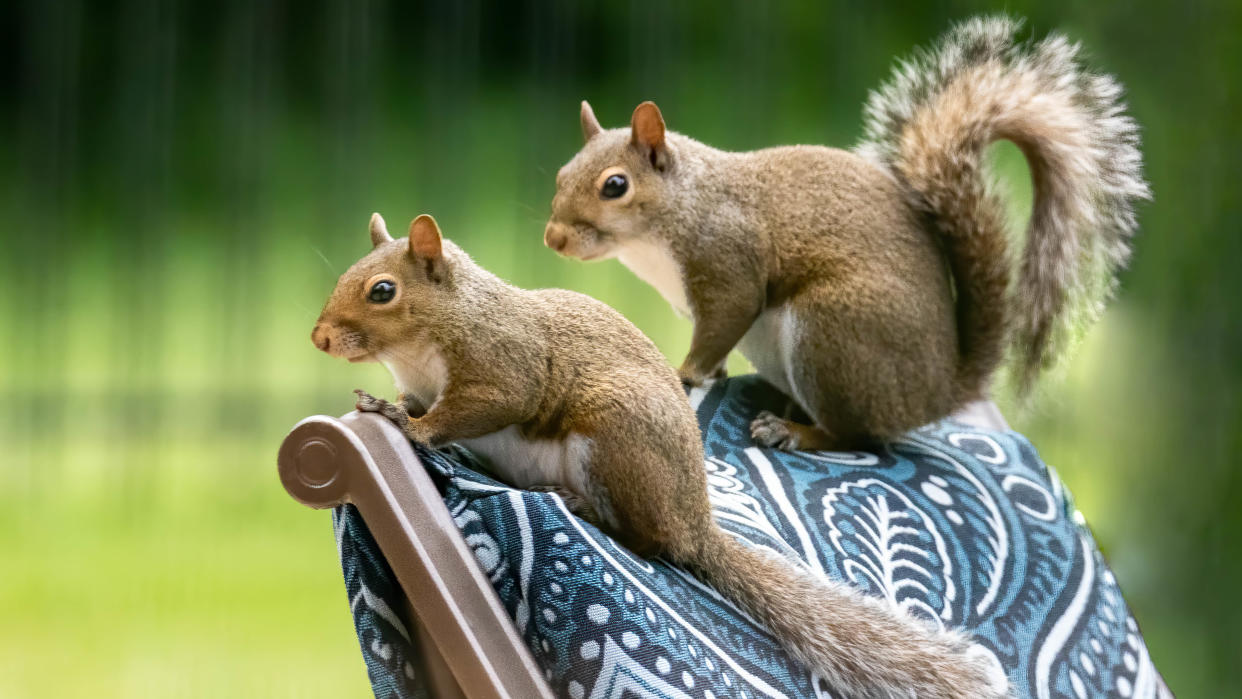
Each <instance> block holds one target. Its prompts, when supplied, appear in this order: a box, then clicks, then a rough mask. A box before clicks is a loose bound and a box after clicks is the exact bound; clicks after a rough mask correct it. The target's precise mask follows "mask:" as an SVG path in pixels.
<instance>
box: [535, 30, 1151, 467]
mask: <svg viewBox="0 0 1242 699" xmlns="http://www.w3.org/2000/svg"><path fill="white" fill-rule="evenodd" d="M1017 29H1018V24H1017V23H1016V22H1014V21H1012V20H1009V19H1006V18H987V19H974V20H970V21H968V22H966V23H964V24H961V25H960V26H957V27H955V28H954V29H952V30H951V31H950V32H949V33H948V35H947V36H946V37H945V38H944V39H943V40H942V41H941V42H940V44H939V45H938V46H936V47H935V48H934V49H932V50H931V51H928V52H925V53H920V54H917V55H916V57H915V58H914V60H912V61H910V62H908V63H903V64H901V67H900V68H899V69H898V70H897V72H896V75H895V76H894V77H893V78H892V79H891V81H890V82H889V83H888V84H887V85H885V86H884V87H882V88H881V89H880V90H879V91H877V92H874V93H873V94H872V95H871V97H870V102H869V103H868V105H867V107H866V117H867V120H866V121H867V123H866V132H865V133H866V140H865V141H864V142H863V143H862V144H861V145H859V146H858V147H857V148H855V149H854V150H852V151H846V150H838V149H832V148H825V147H819V146H790V147H781V148H769V149H765V150H758V151H753V152H747V153H730V152H724V151H720V150H717V149H715V148H712V147H709V146H707V145H704V144H702V143H699V142H698V141H695V140H693V139H691V138H688V137H686V136H683V135H680V134H677V133H672V132H670V131H667V130H666V129H665V124H664V119H663V117H662V115H661V113H660V110H659V109H658V108H657V107H656V105H655V104H653V103H651V102H644V103H643V104H640V105H639V106H638V108H637V109H635V110H634V114H633V117H632V119H631V122H630V127H629V128H628V129H624V128H623V129H607V130H605V129H603V128H601V126H600V124H599V122H598V121H597V120H596V118H595V115H594V113H593V112H592V110H591V107H590V105H588V104H587V103H586V102H583V103H582V110H581V126H582V132H583V136H584V138H585V140H586V143H585V145H584V146H583V147H582V149H581V151H579V152H578V154H577V155H575V156H574V158H573V159H572V160H571V161H570V162H569V163H568V164H566V165H565V166H564V167H563V168H561V170H560V172H559V173H557V178H556V180H557V190H556V195H555V198H554V199H553V201H552V216H551V219H550V220H549V222H548V224H547V227H546V229H545V232H544V242H545V243H546V244H547V245H548V246H549V247H551V248H552V249H554V250H556V251H557V252H559V253H561V254H562V255H566V256H571V257H576V258H580V259H583V260H596V259H606V258H612V257H615V258H618V259H620V261H621V262H622V263H623V264H625V265H626V266H627V267H629V268H630V269H631V270H632V271H633V272H634V273H635V274H636V275H637V276H639V277H640V278H642V279H643V280H644V281H646V282H648V283H649V284H651V285H653V286H654V287H655V288H656V289H657V290H658V291H659V292H660V293H661V294H662V295H663V296H664V297H665V298H666V299H667V300H668V301H669V302H670V303H671V304H672V305H673V307H674V308H675V309H677V310H679V311H680V312H681V313H682V314H683V315H689V316H690V317H691V318H692V319H693V322H694V331H693V335H692V338H691V343H690V351H689V353H688V355H687V356H686V358H685V361H684V362H682V364H681V368H680V370H679V372H680V375H681V378H682V380H683V381H685V382H687V383H689V384H698V383H700V382H702V381H703V380H704V379H705V378H708V377H711V376H713V375H720V374H722V373H723V370H724V369H723V368H724V362H725V359H726V357H727V355H728V354H729V352H730V351H731V350H732V349H733V348H734V347H735V346H736V347H738V349H740V350H741V352H742V354H743V355H745V356H746V358H747V359H749V360H750V361H751V363H752V364H754V366H755V368H756V369H757V371H758V372H759V373H760V374H761V375H762V376H763V377H764V378H765V379H767V380H768V381H769V382H771V383H772V384H774V385H776V386H777V387H778V388H780V389H782V390H783V391H784V392H785V393H786V394H788V395H789V396H790V397H791V398H793V399H794V400H795V401H796V402H797V403H798V405H799V406H800V407H801V408H802V409H803V410H804V411H805V412H806V413H807V414H808V415H809V416H811V418H812V419H813V421H814V425H803V424H798V423H795V422H791V421H789V420H785V419H781V418H779V417H777V416H774V415H771V414H766V413H765V414H761V415H760V416H758V417H757V418H756V419H755V421H754V422H753V423H752V425H751V432H752V436H753V437H754V438H755V439H756V440H757V441H758V442H759V443H761V444H763V445H765V446H775V447H780V448H784V449H797V448H803V449H857V448H867V447H869V446H871V445H873V444H875V443H876V442H878V441H884V440H887V439H889V438H892V437H895V436H897V435H900V434H901V433H903V432H905V431H907V430H909V429H911V428H914V427H917V426H919V425H922V424H925V423H927V422H930V421H932V420H935V419H938V418H941V417H943V416H945V415H948V414H949V413H951V412H953V411H954V410H955V409H957V408H959V407H961V406H962V405H964V404H965V403H967V402H970V401H972V400H976V399H979V398H981V397H983V395H984V394H985V393H986V391H987V387H988V383H989V379H990V377H991V376H992V374H993V373H994V371H995V370H996V369H997V367H998V365H999V364H1000V362H1001V360H1002V358H1003V356H1004V355H1005V353H1006V350H1008V349H1012V350H1013V352H1014V354H1015V355H1016V359H1017V364H1016V371H1015V377H1016V378H1017V379H1018V382H1017V383H1018V385H1019V389H1020V393H1021V392H1025V390H1026V389H1028V388H1029V387H1030V385H1031V383H1032V382H1033V380H1034V379H1035V377H1036V376H1037V374H1038V373H1039V371H1040V369H1041V368H1042V367H1044V366H1046V365H1048V364H1049V363H1051V362H1052V361H1053V360H1054V359H1055V358H1056V357H1057V356H1058V354H1060V353H1061V350H1062V348H1063V346H1064V345H1065V344H1066V342H1067V340H1069V339H1071V338H1070V336H1071V335H1072V334H1073V332H1072V329H1073V326H1075V325H1083V324H1085V323H1087V322H1089V321H1092V320H1094V318H1095V316H1096V315H1098V313H1099V309H1100V307H1101V306H1102V304H1103V301H1104V300H1106V298H1107V297H1108V296H1109V295H1110V294H1111V292H1112V290H1113V288H1114V286H1115V283H1116V282H1115V273H1116V271H1117V270H1118V268H1119V267H1120V266H1121V265H1123V264H1124V263H1125V261H1126V259H1127V256H1128V254H1129V239H1130V237H1131V236H1132V233H1133V230H1134V227H1135V217H1134V214H1133V212H1132V204H1133V203H1134V200H1136V199H1141V198H1145V197H1147V196H1148V192H1147V186H1146V184H1145V183H1144V181H1143V179H1142V175H1141V163H1140V155H1139V152H1138V149H1137V144H1138V135H1137V128H1136V126H1135V124H1134V122H1133V121H1132V120H1131V119H1130V118H1129V117H1127V116H1126V115H1125V114H1124V113H1123V106H1122V104H1121V103H1120V102H1119V97H1120V92H1121V90H1120V88H1119V87H1118V85H1117V83H1115V82H1114V81H1113V80H1112V79H1111V78H1109V77H1107V76H1103V75H1098V74H1093V73H1089V72H1086V71H1085V70H1084V69H1083V67H1082V66H1081V65H1080V64H1079V61H1078V58H1077V47H1076V46H1075V45H1073V44H1071V43H1069V42H1067V41H1066V40H1065V39H1064V38H1062V37H1060V36H1055V35H1054V36H1052V37H1049V38H1046V39H1044V40H1043V41H1040V42H1038V43H1034V44H1027V45H1024V44H1018V43H1015V41H1014V38H1013V37H1014V33H1015V32H1016V31H1017ZM1000 139H1007V140H1010V141H1012V142H1014V143H1015V144H1017V145H1018V147H1019V148H1020V149H1021V151H1022V153H1023V154H1024V155H1025V157H1026V159H1027V161H1028V164H1029V165H1030V170H1031V175H1032V179H1033V184H1034V194H1035V201H1034V210H1033V213H1032V216H1031V220H1030V224H1029V227H1028V230H1027V238H1026V242H1025V245H1024V246H1023V247H1022V250H1021V252H1020V258H1021V259H1020V264H1019V265H1018V266H1019V268H1020V272H1019V274H1018V278H1017V283H1016V286H1015V288H1014V289H1012V291H1011V289H1010V273H1011V270H1010V267H1011V263H1010V257H1011V251H1010V246H1009V244H1008V242H1007V235H1006V230H1005V225H1004V224H1005V215H1004V208H1003V205H1002V202H1001V201H999V200H998V198H997V197H996V196H995V195H994V194H993V193H992V192H991V190H990V187H989V185H988V181H987V178H986V177H985V173H984V171H983V162H982V157H983V153H984V150H985V147H986V146H987V145H988V144H990V143H991V142H993V141H996V140H1000Z"/></svg>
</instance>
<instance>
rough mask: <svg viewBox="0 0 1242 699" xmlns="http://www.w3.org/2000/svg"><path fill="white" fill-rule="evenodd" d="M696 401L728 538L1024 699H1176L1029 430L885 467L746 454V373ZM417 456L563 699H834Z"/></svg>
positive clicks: (925, 451) (638, 572)
mask: <svg viewBox="0 0 1242 699" xmlns="http://www.w3.org/2000/svg"><path fill="white" fill-rule="evenodd" d="M692 400H693V401H695V402H696V404H697V410H698V416H699V423H700V426H701V428H702V430H703V436H704V443H705V447H706V456H707V460H706V464H705V467H706V469H707V471H708V487H709V490H710V495H711V500H712V504H713V506H714V508H715V512H716V517H717V520H718V521H719V522H720V524H721V526H723V527H724V528H725V529H727V530H728V531H730V532H732V533H734V534H735V535H737V536H739V537H742V538H745V539H747V540H749V541H750V542H752V543H754V544H757V545H760V546H767V547H769V548H771V549H773V550H776V551H778V552H780V553H781V554H783V555H785V556H787V557H788V558H789V559H791V561H794V562H796V564H798V565H803V566H806V567H808V568H810V569H812V570H814V571H817V572H821V573H823V574H824V575H828V576H831V577H833V578H836V579H840V580H847V581H849V582H851V583H852V584H854V585H857V586H859V587H860V588H862V589H863V590H865V591H866V592H868V593H869V594H873V595H876V596H878V597H881V598H883V599H885V600H887V601H888V602H889V603H890V604H892V605H894V606H896V607H899V608H901V609H904V610H906V611H907V612H909V613H911V614H913V615H916V616H918V617H921V618H922V619H924V620H925V621H926V622H927V623H929V624H938V625H943V626H953V627H962V628H965V629H967V630H968V631H969V632H970V633H971V634H973V636H974V639H975V641H976V643H977V644H978V646H979V647H980V651H979V652H986V653H989V654H991V655H992V656H993V657H995V659H996V661H997V663H998V664H999V666H1000V667H1002V668H1004V671H1005V672H1006V673H1007V674H1008V676H1009V679H1010V681H1011V683H1012V684H1013V686H1014V688H1015V690H1016V692H1017V694H1018V696H1022V697H1038V698H1040V699H1047V698H1051V697H1057V698H1067V699H1068V698H1077V699H1085V698H1087V697H1122V698H1125V699H1129V698H1131V697H1136V698H1139V699H1149V698H1152V697H1163V696H1170V695H1168V694H1167V689H1165V688H1164V685H1163V681H1162V680H1161V678H1160V676H1159V674H1158V673H1157V671H1156V669H1155V668H1154V666H1153V665H1152V661H1151V658H1150V656H1149V655H1148V652H1147V648H1146V645H1145V644H1144V642H1143V639H1142V636H1141V634H1140V633H1139V628H1138V625H1137V624H1136V623H1135V620H1134V618H1133V617H1132V616H1131V614H1130V611H1129V609H1128V608H1127V607H1126V603H1125V601H1124V599H1123V598H1122V595H1121V591H1120V590H1119V589H1118V587H1117V581H1116V579H1115V578H1114V577H1113V574H1112V573H1111V572H1110V571H1109V569H1108V567H1107V565H1106V564H1105V562H1104V560H1103V558H1102V557H1101V556H1100V553H1099V551H1098V549H1097V548H1096V546H1095V543H1094V541H1093V540H1092V538H1091V535H1090V532H1089V531H1088V530H1087V529H1086V527H1085V526H1084V524H1083V519H1082V516H1081V514H1080V513H1079V512H1078V511H1077V510H1076V509H1075V508H1074V505H1073V501H1072V499H1071V497H1070V495H1069V493H1068V492H1067V491H1066V490H1065V488H1064V487H1063V486H1062V485H1061V482H1060V481H1059V480H1058V478H1057V476H1056V473H1055V472H1054V471H1053V470H1052V469H1051V468H1050V467H1048V466H1047V465H1045V464H1044V463H1043V462H1041V461H1040V460H1039V457H1038V456H1037V455H1036V453H1035V450H1034V448H1032V446H1031V445H1030V443H1029V442H1027V441H1026V439H1024V438H1023V437H1022V436H1021V435H1018V434H1017V433H1014V432H994V431H987V430H981V429H978V428H974V427H968V426H966V425H963V424H959V423H956V422H953V421H943V422H940V423H936V424H933V425H929V426H927V427H924V428H922V429H919V430H916V431H914V432H911V433H910V434H908V435H907V436H906V437H904V438H903V439H901V440H899V441H897V442H894V443H892V444H889V445H887V446H886V447H885V448H883V449H882V450H881V451H879V452H878V453H829V452H798V453H792V454H791V453H785V452H780V451H775V450H771V449H762V448H758V447H755V446H754V445H753V444H752V442H751V440H750V433H749V423H750V420H751V419H752V418H753V416H754V415H755V414H756V413H758V412H759V411H760V410H763V409H767V410H771V411H773V412H775V413H777V414H787V412H788V411H789V410H790V409H791V406H789V405H788V399H786V398H785V397H784V396H782V395H781V394H780V393H779V392H777V391H776V390H775V389H773V388H771V387H770V386H768V385H767V384H765V383H763V382H762V381H761V380H759V379H758V378H756V377H739V378H733V379H728V380H725V381H721V382H717V383H716V384H715V385H714V386H712V387H711V389H710V390H707V391H696V392H695V393H694V395H692ZM418 454H419V456H420V457H421V458H422V459H423V461H424V462H425V464H426V465H427V467H428V470H429V472H430V473H431V475H432V477H433V479H434V480H435V482H436V483H437V485H438V487H440V488H441V490H442V493H443V495H444V499H445V503H446V504H447V506H448V507H449V509H450V511H451V512H452V513H453V516H454V518H455V520H456V522H457V524H458V526H459V527H460V528H461V531H462V533H463V534H464V535H465V537H466V540H467V542H468V543H469V544H470V546H471V547H472V548H473V550H474V552H475V555H476V556H477V558H478V561H479V563H480V565H481V566H482V567H483V569H484V570H486V571H487V574H488V577H489V579H490V580H491V582H492V584H493V585H494V586H495V588H496V590H497V592H498V593H499V595H500V598H501V599H502V601H503V602H504V605H505V608H506V610H507V611H508V612H509V614H510V615H511V616H512V618H513V621H514V624H515V625H516V627H517V629H518V631H519V633H520V634H521V636H522V638H523V639H524V640H525V641H526V643H527V645H528V646H529V647H530V649H531V651H532V652H533V654H534V657H535V659H536V661H537V662H538V663H539V664H540V665H541V666H542V667H543V668H544V669H545V671H546V675H547V677H548V680H549V682H550V684H551V686H552V688H553V690H554V692H555V693H556V694H557V695H558V696H563V697H571V698H572V699H584V698H586V697H591V698H597V697H609V698H618V697H628V696H634V697H675V698H689V697H694V698H696V699H700V698H701V699H712V697H720V698H723V697H753V698H756V699H758V698H759V697H805V698H808V699H812V698H813V699H823V698H826V697H834V696H836V697H838V698H840V695H835V694H834V693H833V690H832V688H831V687H828V686H826V685H825V683H823V682H822V681H820V680H819V678H817V677H815V676H814V675H813V674H811V673H810V672H808V671H807V670H806V669H804V668H802V667H800V666H799V665H798V664H796V663H794V662H792V661H791V660H790V659H789V658H787V657H786V655H785V654H784V653H783V652H782V650H781V648H780V646H779V645H778V644H777V643H776V641H775V640H773V639H772V637H771V636H770V635H768V633H767V632H766V631H765V630H764V629H763V628H761V627H759V626H757V625H756V624H755V623H754V622H753V621H751V620H750V619H749V618H748V617H746V616H745V615H743V614H742V613H740V612H739V611H738V610H737V609H736V608H734V607H733V606H732V605H731V604H730V603H729V602H727V601H725V600H724V599H722V598H721V597H719V596H718V595H717V594H716V592H715V591H714V590H712V589H710V588H708V587H706V586H704V585H702V584H700V583H699V582H698V581H697V580H696V579H694V578H693V577H691V576H690V575H688V574H686V573H684V572H683V571H681V570H679V569H677V568H674V567H673V566H671V565H669V564H667V563H665V562H663V561H659V560H655V561H646V560H642V559H639V558H637V557H635V556H633V555H632V554H630V553H629V552H628V551H627V550H625V549H624V548H622V547H621V546H619V545H618V544H616V543H615V542H613V541H612V540H611V539H609V538H608V537H607V536H605V535H603V534H602V533H600V532H599V531H598V530H596V529H595V528H594V527H592V526H591V525H589V524H586V523H585V522H583V521H581V520H579V519H577V518H576V517H574V516H572V515H571V514H569V512H568V511H567V510H566V509H565V507H564V505H563V503H562V502H561V501H560V499H559V498H557V497H555V496H553V495H549V494H542V493H531V492H526V491H521V490H515V489H512V488H509V487H507V486H505V485H503V484H501V483H499V482H497V481H495V480H493V479H491V478H490V477H488V476H486V475H484V474H483V473H482V470H483V469H482V467H481V466H480V465H479V464H478V463H477V462H476V461H475V460H474V459H473V458H472V457H471V456H470V455H469V454H468V453H467V452H465V451H464V450H462V449H460V448H453V449H448V450H443V451H439V452H430V451H428V450H425V449H422V448H421V447H419V448H418ZM334 521H335V524H336V529H337V537H338V542H339V546H340V552H341V558H342V565H343V567H344V570H345V577H346V586H347V590H348V592H349V594H350V602H351V605H352V608H353V610H354V615H355V621H356V624H357V628H358V634H359V640H360V642H361V645H362V650H363V656H364V658H365V659H366V662H367V668H368V671H369V672H370V676H371V680H372V684H373V686H374V688H375V692H376V696H377V697H389V696H415V697H417V696H422V695H421V694H420V692H421V691H422V690H421V688H420V687H419V685H418V684H417V679H416V678H417V675H418V669H417V662H416V659H417V657H418V652H417V648H416V647H414V646H413V645H412V644H411V643H410V639H409V633H408V631H406V628H405V626H404V621H403V620H402V619H401V618H400V617H399V615H398V613H397V612H396V611H395V610H401V609H404V608H405V605H404V604H403V602H402V600H401V599H400V597H399V595H400V594H401V593H400V589H399V587H398V586H397V585H396V584H395V581H394V579H393V577H392V573H391V571H390V570H389V569H388V566H387V564H386V563H385V562H384V561H383V559H382V557H381V556H380V555H379V553H378V549H377V548H376V546H375V543H374V541H373V540H372V539H371V537H370V535H369V534H368V533H367V531H366V527H365V525H364V523H363V522H362V521H361V518H360V517H359V516H358V513H357V511H356V510H354V509H353V508H350V507H346V508H343V509H340V510H338V511H337V513H336V515H335V517H334ZM823 613H825V614H831V613H832V610H830V609H826V610H824V611H823Z"/></svg>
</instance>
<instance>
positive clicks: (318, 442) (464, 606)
mask: <svg viewBox="0 0 1242 699" xmlns="http://www.w3.org/2000/svg"><path fill="white" fill-rule="evenodd" d="M278 464H279V470H280V480H281V482H282V483H283V484H284V486H285V490H287V491H288V492H289V495H291V496H293V498H294V499H295V500H297V501H298V502H301V503H303V504H305V505H308V506H310V507H314V508H329V507H336V506H337V505H341V504H344V503H347V502H348V503H352V504H353V505H354V506H356V507H357V508H358V510H359V512H361V514H362V517H363V519H364V520H365V521H366V523H367V527H368V528H369V529H370V530H371V534H372V535H373V536H374V537H375V541H376V543H378V544H379V547H380V549H381V550H382V551H383V553H384V557H385V558H386V559H387V560H388V563H389V565H390V566H392V569H393V572H394V573H396V575H397V579H398V581H400V583H401V587H402V589H403V590H404V591H405V594H406V597H407V598H408V599H409V601H410V604H411V606H412V607H413V609H414V612H415V614H416V615H417V617H418V619H419V620H420V621H421V622H422V624H423V626H424V627H425V629H426V631H427V635H429V636H430V637H431V639H432V641H433V642H434V643H435V646H436V648H437V649H438V650H439V652H440V655H441V656H442V657H443V659H444V662H445V663H446V664H447V665H448V668H449V669H450V670H451V671H452V674H453V677H454V678H455V679H456V681H457V684H458V685H459V686H460V688H461V691H462V692H464V694H465V696H467V697H470V698H471V699H475V698H479V699H482V698H489V699H490V698H493V697H494V698H496V699H501V698H506V697H514V698H520V699H525V698H526V697H547V698H548V699H551V697H552V693H551V691H550V690H549V688H548V685H547V682H546V681H545V680H544V678H543V675H542V673H541V672H540V670H539V667H538V665H536V664H535V661H534V658H532V657H531V654H530V651H529V649H528V648H527V647H526V645H525V644H524V643H523V642H522V639H521V638H520V637H519V636H518V634H517V631H516V630H515V629H514V627H513V623H512V621H511V620H510V619H509V616H508V614H506V613H505V609H504V607H503V605H502V604H501V602H500V598H499V597H498V596H497V595H496V592H495V590H494V589H493V588H492V586H491V584H490V583H489V582H488V580H487V577H486V575H485V574H484V573H483V571H482V569H480V568H479V565H478V563H477V561H476V560H475V558H474V554H473V553H472V552H471V550H470V547H469V546H467V545H466V542H465V539H463V538H462V535H461V532H460V531H459V530H458V529H457V526H456V524H454V522H453V518H452V516H451V515H450V513H449V511H448V508H447V507H445V505H444V501H443V500H442V499H441V497H440V493H439V491H438V490H437V489H436V487H435V484H434V483H432V481H431V478H430V477H429V476H428V475H427V472H426V471H425V470H424V468H423V464H422V463H421V462H420V461H419V459H418V456H417V455H415V453H414V450H413V449H411V448H410V444H409V442H407V441H406V439H405V437H404V435H402V434H401V432H400V431H399V430H398V429H397V428H396V427H395V426H394V425H392V424H391V423H390V422H388V421H387V420H385V419H384V418H382V417H380V416H378V415H373V414H369V413H366V414H364V413H357V412H354V413H350V414H348V415H345V416H344V417H342V418H341V419H339V420H338V419H336V418H332V417H327V416H324V415H317V416H313V417H308V418H306V419H305V420H302V421H301V422H299V423H298V424H297V425H295V426H294V428H293V430H291V431H290V432H289V435H288V436H287V437H285V441H284V442H283V443H282V444H281V446H280V455H279V457H278Z"/></svg>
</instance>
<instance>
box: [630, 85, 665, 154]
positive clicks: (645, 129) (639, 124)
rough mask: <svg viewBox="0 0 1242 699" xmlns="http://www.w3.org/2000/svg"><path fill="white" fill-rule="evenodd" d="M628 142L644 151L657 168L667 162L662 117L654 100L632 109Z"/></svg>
mask: <svg viewBox="0 0 1242 699" xmlns="http://www.w3.org/2000/svg"><path fill="white" fill-rule="evenodd" d="M630 143H632V144H633V145H634V147H636V148H638V149H639V150H641V151H642V152H643V153H645V154H646V156H647V158H648V159H649V160H650V161H651V165H652V166H653V167H655V168H656V169H657V170H663V169H664V167H665V165H667V164H668V149H667V148H666V147H665V145H664V117H663V116H661V115H660V108H659V107H657V106H656V105H655V102H650V101H648V102H643V103H642V104H640V105H638V107H637V108H635V109H634V116H633V117H631V118H630Z"/></svg>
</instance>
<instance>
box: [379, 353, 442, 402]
mask: <svg viewBox="0 0 1242 699" xmlns="http://www.w3.org/2000/svg"><path fill="white" fill-rule="evenodd" d="M384 366H386V367H388V371H389V372H391V373H392V377H393V382H394V383H396V385H397V390H398V391H400V392H401V393H402V394H403V395H406V396H412V397H414V398H416V399H417V400H418V402H419V403H422V405H423V407H424V408H429V407H431V404H432V403H434V402H436V399H437V398H439V397H440V392H441V391H443V390H444V386H445V384H446V383H448V366H447V365H446V364H445V363H444V357H442V356H440V352H439V350H437V349H436V348H435V347H432V346H426V347H419V348H404V349H403V354H402V355H401V357H400V359H399V360H397V361H387V360H385V361H384Z"/></svg>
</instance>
